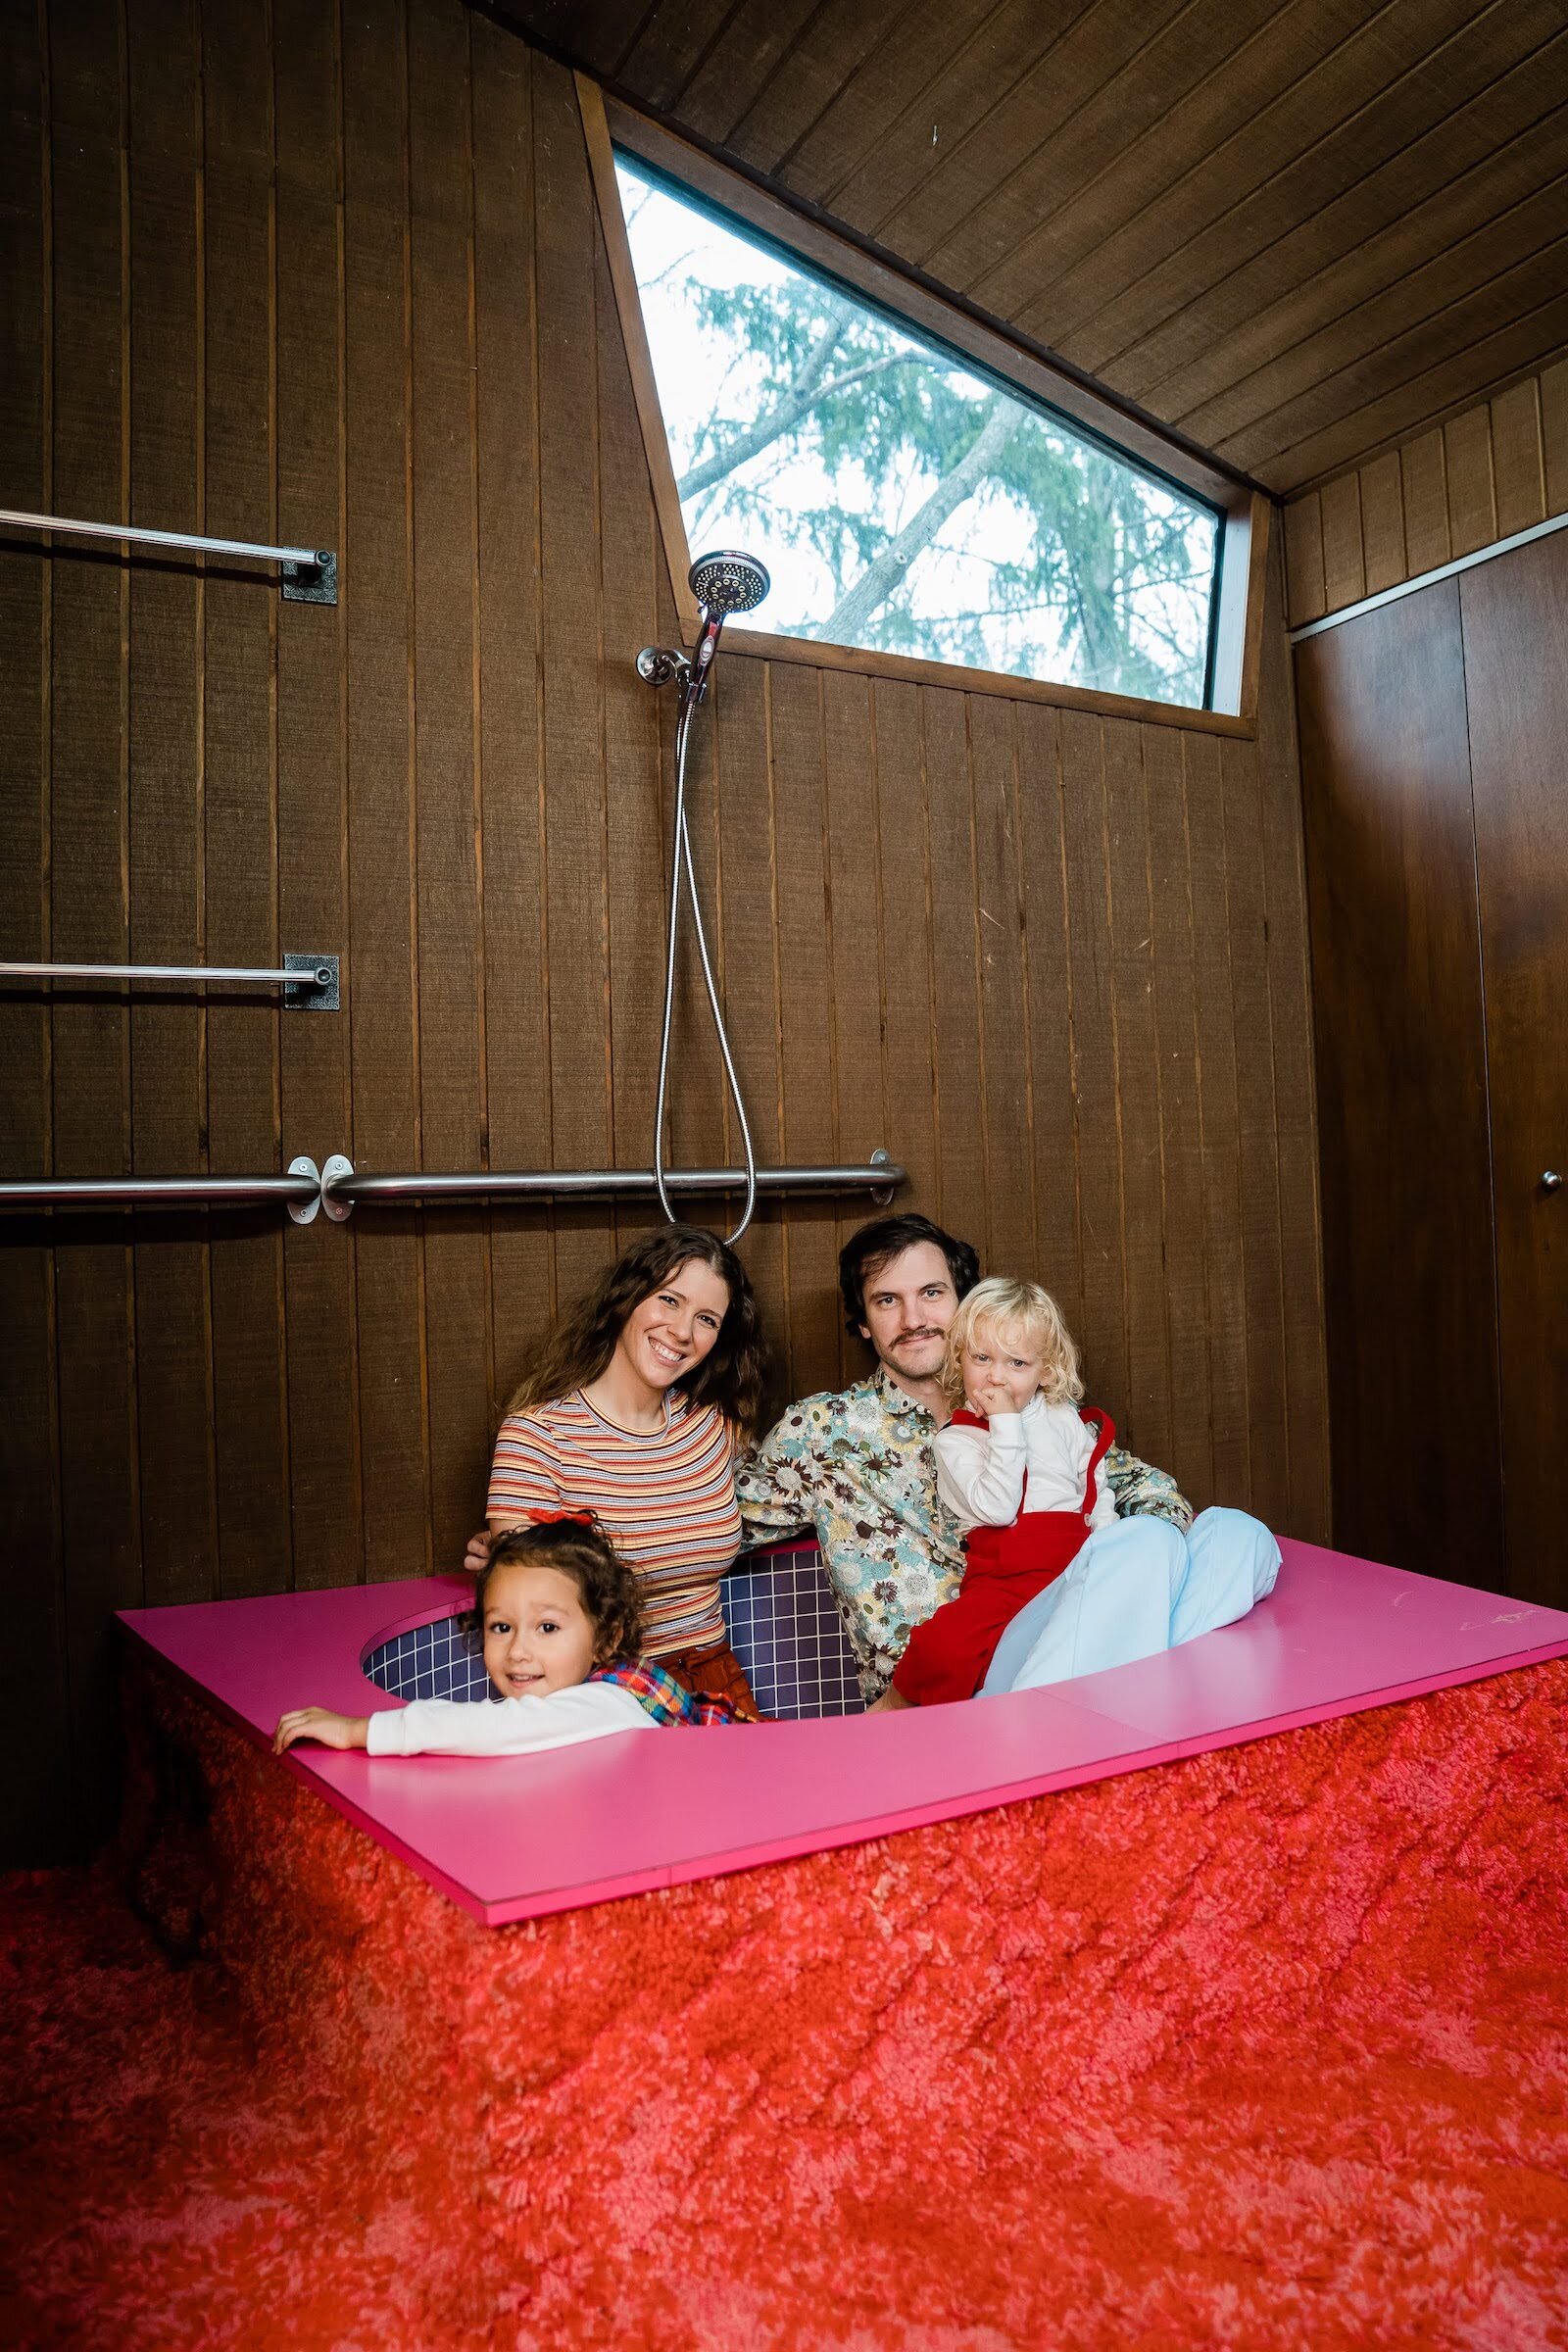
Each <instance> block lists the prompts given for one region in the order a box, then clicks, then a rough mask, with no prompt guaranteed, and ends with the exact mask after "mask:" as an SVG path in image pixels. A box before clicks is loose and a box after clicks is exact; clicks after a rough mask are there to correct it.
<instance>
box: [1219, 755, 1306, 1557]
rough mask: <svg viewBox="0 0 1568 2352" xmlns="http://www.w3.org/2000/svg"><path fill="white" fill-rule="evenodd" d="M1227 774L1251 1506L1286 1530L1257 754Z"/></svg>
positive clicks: (1223, 761)
mask: <svg viewBox="0 0 1568 2352" xmlns="http://www.w3.org/2000/svg"><path fill="white" fill-rule="evenodd" d="M1220 776H1221V787H1222V792H1223V797H1224V808H1225V896H1226V908H1227V916H1228V923H1227V927H1228V930H1229V934H1230V962H1231V988H1232V1008H1233V1009H1232V1018H1233V1022H1234V1029H1235V1039H1236V1104H1237V1134H1238V1143H1239V1147H1240V1155H1241V1183H1242V1279H1243V1288H1244V1295H1245V1298H1246V1301H1247V1373H1248V1386H1247V1419H1248V1429H1249V1435H1250V1451H1251V1480H1250V1495H1249V1507H1250V1509H1251V1510H1253V1511H1254V1512H1255V1513H1256V1514H1257V1516H1258V1518H1260V1519H1262V1520H1263V1521H1265V1522H1266V1524H1267V1525H1269V1526H1270V1527H1278V1526H1282V1525H1283V1524H1284V1521H1285V1516H1286V1513H1287V1511H1288V1509H1289V1507H1290V1456H1289V1445H1290V1433H1289V1428H1288V1424H1287V1420H1286V1412H1285V1331H1284V1315H1285V1310H1284V1297H1283V1291H1282V1287H1281V1286H1282V1271H1281V1263H1280V1209H1279V1151H1278V1142H1277V1136H1278V1126H1277V1117H1276V1110H1275V1100H1274V1039H1273V1016H1272V1007H1271V1005H1270V1002H1269V969H1268V939H1267V923H1268V916H1267V911H1266V906H1265V900H1264V887H1265V885H1264V869H1263V829H1262V809H1261V806H1260V802H1259V793H1258V759H1257V752H1256V747H1255V746H1254V745H1252V744H1248V743H1222V744H1221V746H1220Z"/></svg>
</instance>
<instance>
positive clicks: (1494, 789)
mask: <svg viewBox="0 0 1568 2352" xmlns="http://www.w3.org/2000/svg"><path fill="white" fill-rule="evenodd" d="M1459 585H1460V589H1461V595H1462V611H1463V619H1464V676H1465V691H1466V695H1467V699H1468V702H1469V711H1470V756H1471V769H1472V777H1473V783H1474V796H1475V817H1476V868H1477V877H1478V883H1479V891H1480V904H1481V936H1482V964H1483V971H1484V976H1485V987H1486V1024H1487V1055H1488V1065H1489V1071H1490V1079H1491V1096H1492V1164H1493V1181H1494V1188H1495V1214H1496V1250H1497V1328H1498V1340H1499V1356H1500V1367H1501V1377H1502V1427H1503V1497H1504V1517H1505V1525H1506V1529H1507V1552H1508V1569H1509V1584H1508V1589H1509V1591H1510V1592H1512V1593H1518V1594H1520V1595H1521V1596H1522V1597H1524V1598H1528V1599H1532V1600H1542V1601H1548V1602H1554V1603H1555V1604H1556V1605H1557V1606H1558V1607H1561V1606H1562V1605H1563V1604H1564V1601H1565V1599H1568V1593H1565V1590H1564V1586H1565V1571H1568V1532H1565V1510H1564V1495H1565V1493H1568V1461H1565V1453H1568V532H1558V533H1557V534H1556V535H1555V536H1554V537H1552V538H1550V539H1543V540H1538V541H1537V542H1536V544H1535V545H1534V546H1533V547H1526V548H1520V549H1518V550H1517V551H1516V552H1515V553H1514V554H1513V555H1510V556H1501V557H1498V558H1497V560H1496V561H1495V563H1492V564H1481V565H1479V566H1478V567H1477V569H1475V570H1474V571H1471V572H1467V573H1466V574H1465V575H1464V576H1463V578H1462V580H1461V581H1460V583H1459ZM1548 1169H1549V1170H1554V1171H1556V1172H1557V1173H1558V1174H1560V1175H1562V1176H1563V1178H1564V1180H1565V1181H1564V1184H1563V1186H1562V1188H1561V1190H1555V1189H1552V1188H1550V1187H1549V1186H1548V1185H1546V1184H1544V1183H1543V1181H1542V1178H1543V1174H1544V1171H1546V1170H1548Z"/></svg>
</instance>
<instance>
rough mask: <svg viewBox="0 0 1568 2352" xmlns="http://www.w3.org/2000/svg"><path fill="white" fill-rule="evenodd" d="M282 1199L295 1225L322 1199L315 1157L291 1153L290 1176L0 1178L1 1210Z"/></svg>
mask: <svg viewBox="0 0 1568 2352" xmlns="http://www.w3.org/2000/svg"><path fill="white" fill-rule="evenodd" d="M248 1201H281V1202H282V1203H283V1205H284V1206H285V1207H286V1208H287V1210H288V1213H289V1215H290V1216H291V1217H292V1218H293V1219H294V1222H295V1224H296V1225H309V1223H310V1222H311V1219H312V1218H313V1217H314V1216H315V1214H316V1212H317V1210H318V1209H319V1207H320V1205H321V1172H320V1170H319V1168H318V1166H317V1164H316V1162H315V1160H314V1159H306V1158H304V1157H301V1158H299V1159H291V1160H290V1161H289V1163H288V1174H287V1175H286V1176H49V1177H44V1178H42V1179H41V1180H40V1181H39V1182H37V1183H32V1182H30V1181H28V1182H18V1181H7V1182H4V1183H0V1213H11V1212H17V1211H21V1210H23V1209H29V1208H224V1207H226V1208H235V1207H240V1206H243V1205H244V1204H245V1203H246V1202H248Z"/></svg>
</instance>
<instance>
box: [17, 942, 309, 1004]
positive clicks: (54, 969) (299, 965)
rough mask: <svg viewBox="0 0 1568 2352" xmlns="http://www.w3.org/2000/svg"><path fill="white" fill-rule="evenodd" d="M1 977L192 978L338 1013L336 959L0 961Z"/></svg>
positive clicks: (34, 981)
mask: <svg viewBox="0 0 1568 2352" xmlns="http://www.w3.org/2000/svg"><path fill="white" fill-rule="evenodd" d="M0 980H22V981H27V982H30V983H31V984H32V985H33V986H35V987H36V986H40V985H42V984H44V983H46V982H53V981H57V980H74V981H87V982H97V981H115V982H121V981H125V980H193V981H196V982H199V983H200V984H201V986H203V987H206V986H207V985H208V984H209V983H210V982H213V981H217V982H218V983H219V984H220V985H221V986H223V987H228V988H234V987H251V988H280V989H281V990H282V991H283V1003H284V1004H285V1005H287V1006H288V1007H289V1008H290V1009H291V1010H292V1011H295V1012H336V1010H337V1009H338V1003H339V998H338V979H337V957H336V956H311V955H303V956H284V957H283V961H282V965H281V967H280V966H278V965H276V964H266V963H0Z"/></svg>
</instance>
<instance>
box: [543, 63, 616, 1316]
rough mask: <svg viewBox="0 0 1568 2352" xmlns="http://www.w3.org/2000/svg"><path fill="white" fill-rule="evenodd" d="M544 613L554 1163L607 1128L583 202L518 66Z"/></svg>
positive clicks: (587, 222)
mask: <svg viewBox="0 0 1568 2352" xmlns="http://www.w3.org/2000/svg"><path fill="white" fill-rule="evenodd" d="M533 97H534V142H535V145H534V169H535V191H536V193H535V202H536V221H537V239H538V245H537V254H538V264H537V266H538V273H539V274H538V298H539V312H540V318H541V321H545V320H548V322H549V325H548V331H547V332H546V331H541V334H540V340H539V463H540V468H541V475H542V480H543V482H544V484H545V485H546V487H547V495H546V496H545V497H544V499H543V502H542V507H541V534H540V559H541V586H542V593H543V600H544V605H543V612H544V636H543V646H544V760H545V889H546V897H547V902H548V907H547V919H548V923H549V934H548V937H549V971H550V1074H551V1075H550V1089H551V1105H552V1119H551V1125H552V1137H553V1142H554V1145H555V1154H556V1165H557V1166H558V1167H566V1168H571V1167H605V1166H608V1164H609V1153H610V1147H611V1142H612V1134H611V1085H610V1008H609V1002H608V987H607V975H608V969H609V961H608V958H609V938H608V921H607V908H606V875H605V821H606V812H605V760H604V725H605V720H604V701H603V666H604V640H603V615H602V613H601V609H600V593H599V557H598V548H597V545H596V536H597V521H598V515H599V495H600V485H599V467H598V400H597V396H596V382H595V370H594V367H593V350H594V272H593V267H592V256H593V238H594V226H593V221H594V212H593V193H592V189H591V187H590V185H589V179H588V159H587V155H586V152H585V150H584V147H583V139H582V124H581V123H580V121H579V119H578V114H577V100H576V92H575V91H574V89H573V87H572V82H571V76H570V74H569V73H566V72H565V71H564V69H563V68H561V67H559V66H555V65H551V64H549V63H547V62H546V60H545V59H543V58H536V59H535V60H534V66H533ZM555 1227H556V1267H557V1276H558V1281H559V1285H560V1292H561V1299H562V1303H563V1305H564V1303H565V1301H566V1299H569V1298H571V1297H573V1296H574V1295H575V1294H576V1293H577V1292H578V1291H580V1290H582V1289H583V1288H584V1287H585V1286H586V1285H587V1283H588V1282H589V1281H590V1280H591V1279H592V1278H593V1276H594V1275H595V1274H596V1273H597V1272H598V1269H599V1267H600V1266H601V1265H602V1264H603V1262H604V1259H605V1256H606V1253H607V1250H606V1245H607V1242H608V1240H609V1236H610V1232H611V1230H612V1228H613V1219H612V1216H611V1212H610V1211H609V1210H608V1208H607V1207H606V1206H605V1205H604V1204H603V1203H595V1204H593V1205H592V1206H584V1207H583V1208H580V1209H577V1208H570V1207H565V1206H563V1207H561V1208H559V1209H558V1210H557V1212H556V1216H555Z"/></svg>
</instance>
